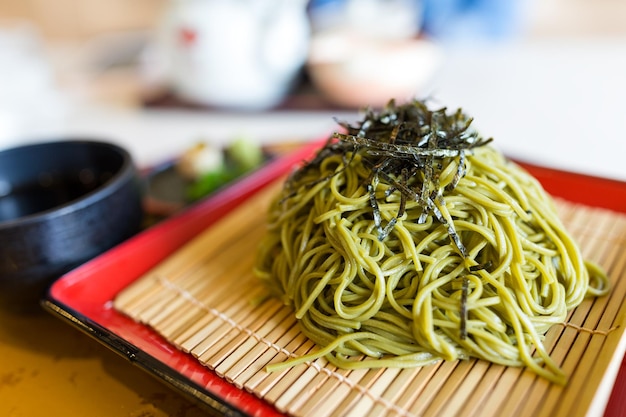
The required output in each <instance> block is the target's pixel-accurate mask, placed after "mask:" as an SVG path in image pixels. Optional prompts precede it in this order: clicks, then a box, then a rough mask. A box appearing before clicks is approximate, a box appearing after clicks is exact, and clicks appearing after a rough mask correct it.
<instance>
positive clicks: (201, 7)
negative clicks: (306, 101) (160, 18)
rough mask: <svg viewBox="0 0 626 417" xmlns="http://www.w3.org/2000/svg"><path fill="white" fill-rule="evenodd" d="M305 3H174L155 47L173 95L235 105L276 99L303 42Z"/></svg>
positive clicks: (302, 56)
mask: <svg viewBox="0 0 626 417" xmlns="http://www.w3.org/2000/svg"><path fill="white" fill-rule="evenodd" d="M309 31H310V28H309V21H308V16H307V14H306V1H305V0H174V1H172V3H171V4H170V7H169V9H168V11H167V13H166V17H165V21H164V22H163V25H162V27H161V31H160V34H159V40H158V47H159V48H160V50H161V58H162V59H164V62H163V64H164V67H163V70H164V72H165V77H166V82H167V83H168V84H169V85H170V86H171V87H172V88H173V89H174V92H175V93H176V95H177V96H179V97H181V98H184V99H187V100H191V101H193V102H196V103H201V104H206V105H212V106H219V107H228V108H239V109H263V108H268V107H272V106H274V105H276V104H278V103H279V102H280V101H281V100H282V99H283V98H284V96H285V95H286V94H287V92H288V90H289V88H290V87H291V85H292V82H293V80H294V78H295V77H296V76H297V74H298V72H299V70H300V69H301V67H302V66H303V64H304V62H305V60H306V57H307V53H308V43H309Z"/></svg>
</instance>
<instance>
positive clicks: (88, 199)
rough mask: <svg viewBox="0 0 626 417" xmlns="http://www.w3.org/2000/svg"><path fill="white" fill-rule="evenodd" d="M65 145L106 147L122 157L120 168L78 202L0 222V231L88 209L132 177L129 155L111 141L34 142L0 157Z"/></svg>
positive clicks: (4, 150) (5, 151) (4, 151)
mask: <svg viewBox="0 0 626 417" xmlns="http://www.w3.org/2000/svg"><path fill="white" fill-rule="evenodd" d="M67 145H76V146H90V147H100V148H108V149H110V150H113V151H115V152H117V153H119V154H120V156H121V157H122V166H121V167H120V169H119V170H118V171H117V172H116V173H115V174H114V175H113V176H111V178H109V179H108V180H107V181H106V182H105V183H104V184H101V185H100V186H98V187H97V188H95V189H94V190H91V191H89V192H88V193H86V194H84V195H82V196H80V197H78V198H77V199H75V200H72V201H68V202H66V203H64V204H61V205H58V206H56V207H53V208H50V209H48V210H43V211H40V212H37V213H33V214H29V215H26V216H22V217H19V218H16V219H11V220H6V221H0V230H2V229H9V228H14V227H18V226H21V225H27V224H31V223H36V222H39V221H42V220H50V219H54V218H56V217H61V216H63V215H65V214H67V213H71V212H75V211H77V210H81V209H84V208H85V207H89V206H91V205H93V204H95V203H97V202H98V201H101V200H102V199H104V198H106V197H108V196H110V195H111V194H112V193H114V192H116V191H117V190H118V189H120V188H121V187H122V186H123V185H124V184H126V182H127V180H129V179H131V178H132V177H134V176H135V175H136V170H135V165H134V162H133V158H132V156H131V154H130V152H128V150H126V149H125V148H123V147H122V146H120V145H117V144H115V143H113V142H108V141H106V140H98V139H82V138H76V139H71V138H68V139H64V140H50V141H43V142H35V143H29V144H24V145H19V146H15V147H11V148H6V149H2V150H0V154H4V153H8V152H16V151H22V150H28V149H29V148H41V147H55V146H67Z"/></svg>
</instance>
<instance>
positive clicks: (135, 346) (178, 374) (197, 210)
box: [43, 143, 626, 417]
mask: <svg viewBox="0 0 626 417" xmlns="http://www.w3.org/2000/svg"><path fill="white" fill-rule="evenodd" d="M318 146H319V144H316V143H311V144H310V145H307V146H305V147H303V148H302V149H300V150H299V151H297V152H295V153H293V154H290V155H288V156H286V157H282V158H279V159H276V160H274V161H272V162H270V163H269V164H268V165H266V166H264V167H263V168H261V169H260V170H259V171H257V172H256V173H255V174H254V175H251V176H248V177H246V178H244V179H242V180H240V181H238V182H237V183H235V184H233V185H232V186H230V187H228V188H226V189H224V190H222V191H221V192H219V193H217V194H215V195H214V196H212V197H210V198H208V199H206V200H204V201H202V202H201V203H199V204H196V205H194V206H192V207H190V208H189V209H187V210H186V211H184V212H182V213H181V214H179V215H177V216H175V217H172V218H170V219H168V220H166V221H163V222H162V223H160V224H158V225H156V226H153V227H152V228H150V229H148V230H146V231H144V232H142V233H140V234H139V235H137V236H135V237H134V238H132V239H130V240H128V241H126V242H124V243H123V244H121V245H119V246H117V247H115V248H114V249H112V250H110V251H108V252H106V253H105V254H103V255H101V256H99V257H97V258H95V259H94V260H92V261H90V262H88V263H86V264H84V265H83V266H81V267H79V268H77V269H75V270H73V271H71V272H69V273H68V274H66V275H64V276H63V277H61V278H60V279H59V280H58V281H56V282H55V283H54V284H53V285H52V287H51V288H50V290H49V293H48V295H47V297H46V299H45V300H44V301H43V306H44V307H45V308H46V309H47V310H49V311H51V312H52V313H53V314H55V315H57V316H59V317H61V318H63V319H65V320H67V321H68V322H70V323H71V324H72V325H74V326H76V327H77V328H79V329H80V330H82V331H83V332H85V333H87V334H88V335H90V336H92V337H94V338H95V339H97V340H98V341H100V342H101V343H103V344H104V345H106V346H107V347H109V348H111V349H113V350H114V351H116V352H117V353H119V354H121V355H122V356H124V357H126V358H128V360H129V361H130V362H132V363H134V364H135V365H137V366H139V367H141V368H143V369H145V370H146V371H148V372H150V373H152V374H154V375H156V376H157V377H159V378H160V379H161V380H163V381H164V382H166V383H167V384H170V385H171V386H173V387H175V388H177V389H178V390H180V391H181V392H183V393H185V394H188V395H190V396H191V397H193V398H194V399H196V400H198V401H200V402H201V403H202V404H203V405H207V406H209V407H211V408H213V409H215V410H216V411H218V412H219V413H221V414H223V415H250V416H275V415H278V414H279V413H278V412H277V411H276V410H275V409H274V408H273V407H272V406H271V405H269V404H267V403H266V402H264V401H263V400H260V399H258V398H257V397H255V396H254V395H252V394H250V393H248V392H246V391H243V390H240V389H238V388H236V387H235V386H234V385H231V384H230V383H228V382H227V381H226V380H224V379H221V378H220V377H218V376H217V375H216V374H215V373H213V372H212V371H210V370H209V369H207V368H206V367H204V366H202V365H201V364H200V363H199V362H198V361H196V360H195V359H194V358H193V357H192V356H191V355H188V354H185V353H183V352H181V351H179V350H177V349H175V348H174V347H173V346H172V345H170V344H169V343H168V342H167V341H166V340H164V339H163V338H162V337H161V336H159V335H157V334H156V333H155V332H154V331H152V330H151V329H149V328H147V327H146V326H144V325H141V324H138V323H136V322H134V321H132V320H130V319H129V318H127V317H126V316H123V315H121V314H119V313H118V312H116V311H115V310H114V309H113V308H112V300H113V298H114V297H115V295H116V294H117V293H118V292H119V291H121V290H122V289H124V288H125V287H126V286H128V285H129V284H130V283H131V282H133V281H134V280H136V279H138V278H139V277H141V276H142V275H143V274H144V273H146V272H147V271H149V270H150V269H151V268H153V267H154V266H155V265H156V264H157V263H159V262H160V261H162V260H163V259H165V258H166V257H168V256H169V255H170V254H172V253H173V252H174V251H176V250H177V249H178V248H179V247H181V246H182V245H183V244H184V243H186V242H187V241H189V240H190V239H191V238H193V237H194V236H196V235H197V234H198V233H200V232H201V231H203V230H204V229H206V228H207V227H210V226H211V225H212V224H213V223H215V222H216V221H217V220H219V219H220V218H221V217H223V216H224V215H225V214H227V213H228V212H229V210H230V209H232V208H233V207H235V206H237V205H238V204H242V203H244V202H245V200H246V199H247V198H248V197H250V196H251V195H253V194H254V193H255V192H257V191H258V190H260V189H262V188H263V187H264V186H265V185H267V184H269V183H270V182H272V181H273V180H275V179H277V178H279V177H280V176H282V175H284V174H286V173H287V172H289V171H290V170H291V169H292V168H293V167H294V166H295V165H297V164H298V163H299V162H300V161H302V160H303V159H306V158H307V157H309V156H311V155H312V154H313V152H314V150H315V149H317V148H318ZM520 163H521V164H522V165H523V166H524V167H526V168H527V169H528V170H529V171H530V172H531V173H532V174H533V175H534V176H535V177H537V178H538V179H539V180H540V181H541V182H542V184H543V185H544V187H545V188H546V190H547V191H548V192H550V193H551V194H552V195H554V196H558V197H562V198H564V199H567V200H569V201H573V202H580V203H583V204H586V205H589V206H596V207H602V208H608V209H611V210H615V211H619V212H624V213H626V183H624V182H620V181H613V180H607V179H603V178H597V177H591V176H586V175H580V174H574V173H570V172H563V171H557V170H553V169H549V168H544V167H539V166H535V165H532V164H527V163H523V162H520ZM625 410H626V364H622V366H621V369H620V371H619V374H618V377H617V380H616V383H615V386H614V388H613V392H612V395H611V397H610V400H609V403H608V406H607V409H606V411H605V416H606V417H617V416H622V415H624V413H625Z"/></svg>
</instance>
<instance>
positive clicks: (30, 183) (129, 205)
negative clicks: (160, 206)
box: [0, 140, 143, 312]
mask: <svg viewBox="0 0 626 417" xmlns="http://www.w3.org/2000/svg"><path fill="white" fill-rule="evenodd" d="M141 194H142V191H141V182H140V179H139V177H138V174H137V171H136V168H135V166H134V164H133V161H132V158H131V156H130V154H129V153H128V152H127V151H126V150H124V149H122V148H120V147H118V146H117V145H114V144H111V143H106V142H98V141H91V140H62V141H52V142H42V143H36V144H30V145H24V146H20V147H16V148H11V149H7V150H3V151H0V307H1V308H3V309H7V310H9V311H16V312H28V311H34V310H35V309H36V308H37V306H38V305H39V301H40V299H41V298H42V296H43V295H44V294H45V291H46V289H47V287H48V286H49V284H50V283H52V282H53V281H54V280H55V279H56V278H58V277H60V276H61V275H62V274H64V273H66V272H68V271H69V270H71V269H73V268H74V267H76V266H78V265H80V264H82V263H84V262H86V261H88V260H89V259H91V258H93V257H95V256H96V255H98V254H100V253H102V252H104V251H106V250H108V249H110V248H112V247H113V246H115V245H117V244H118V243H121V242H122V241H124V240H125V239H127V238H129V237H131V236H132V235H133V234H135V233H136V232H137V231H138V230H139V228H140V226H141V221H142V217H143V212H142V204H141Z"/></svg>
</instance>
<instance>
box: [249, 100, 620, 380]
mask: <svg viewBox="0 0 626 417" xmlns="http://www.w3.org/2000/svg"><path fill="white" fill-rule="evenodd" d="M470 124H471V119H470V118H469V117H467V116H466V115H465V114H464V113H463V112H462V111H460V110H459V111H457V112H454V113H448V112H447V111H446V109H439V110H430V109H429V108H428V107H427V105H426V103H425V102H422V101H417V100H416V101H414V102H411V103H408V104H404V105H395V103H393V102H390V103H389V105H388V106H387V107H386V108H384V109H383V110H381V111H380V112H378V113H376V112H373V111H371V110H370V111H368V112H367V113H366V114H365V117H364V119H363V120H362V121H361V122H359V123H357V124H355V125H350V124H348V123H342V124H341V125H342V127H343V129H342V131H343V132H344V133H336V134H334V135H333V136H332V137H331V138H330V139H329V141H328V142H327V143H326V145H325V146H324V147H323V148H322V149H321V150H320V151H319V152H318V154H317V155H316V157H314V158H313V159H312V160H311V161H309V162H307V163H306V164H305V165H303V166H302V167H301V168H299V169H298V170H297V171H295V172H294V173H293V174H292V175H291V176H290V177H289V178H288V179H287V180H286V181H285V184H284V187H283V189H282V191H281V193H280V194H279V195H277V196H276V198H275V200H274V202H273V203H272V205H271V207H270V210H269V219H268V224H269V226H268V233H267V234H266V236H265V237H264V240H263V241H262V243H261V245H260V249H259V257H258V262H257V266H256V273H257V275H258V276H259V277H260V278H261V279H262V280H263V281H264V282H265V283H266V284H267V285H268V286H269V288H270V289H271V290H272V292H273V293H274V294H275V295H277V296H278V297H280V298H281V299H282V300H283V301H284V302H285V303H286V304H288V305H290V306H292V307H293V309H294V311H295V315H296V318H297V319H298V321H299V324H300V326H301V329H302V331H303V332H304V333H305V334H306V336H307V337H309V338H310V339H311V340H313V341H314V342H315V343H316V345H317V346H318V349H317V350H315V351H314V352H313V353H311V354H308V355H305V356H302V357H299V358H292V359H289V360H287V361H285V362H283V363H279V364H273V365H271V366H270V370H271V369H279V368H281V367H284V366H291V365H294V364H297V363H301V362H303V361H308V360H313V359H315V358H318V357H321V356H324V357H326V358H327V359H328V360H329V361H330V362H331V363H333V364H335V365H337V366H338V367H341V368H360V367H414V366H422V365H426V364H429V363H432V362H433V361H436V360H440V359H445V360H455V359H464V358H471V357H473V358H480V359H484V360H487V361H490V362H493V363H497V364H502V365H506V366H525V367H528V368H531V369H532V370H533V371H534V372H536V373H537V374H539V375H542V376H544V377H546V378H548V379H549V380H551V381H554V382H557V383H564V382H565V381H566V376H565V375H564V374H563V372H562V371H561V370H560V368H559V366H558V365H557V364H556V363H555V362H554V361H553V360H552V359H551V358H550V355H549V352H547V351H546V349H545V348H544V346H543V344H542V339H543V335H544V334H545V332H546V331H547V330H548V329H549V328H550V327H551V326H552V325H554V324H557V323H563V322H564V320H565V319H566V315H567V312H568V311H569V310H571V309H572V308H574V307H576V306H577V305H578V304H580V303H581V301H582V300H583V298H584V297H585V296H588V295H600V294H604V293H605V292H607V291H608V279H607V277H606V275H605V274H604V273H603V272H602V271H601V270H600V268H599V267H597V266H595V265H594V264H592V263H590V262H587V261H585V260H584V259H583V258H582V256H581V253H580V250H579V249H578V247H577V245H576V243H575V242H574V241H573V240H572V238H571V237H570V235H569V234H568V232H567V231H566V230H565V229H564V227H563V225H562V224H561V221H560V220H559V218H558V216H557V213H556V210H555V206H554V204H553V201H552V200H551V197H550V196H549V195H548V194H547V193H546V192H545V191H544V189H543V188H542V187H541V185H540V184H539V183H538V181H537V180H535V179H534V178H533V177H531V176H530V174H528V173H527V172H526V171H524V170H523V169H522V168H521V167H520V166H518V165H516V164H515V163H513V162H511V161H510V160H508V159H507V158H505V157H504V156H503V155H502V154H501V153H500V152H499V151H497V150H496V149H495V148H494V147H492V146H491V145H490V140H485V139H483V138H482V137H481V136H480V135H479V134H478V133H477V132H476V131H475V130H473V129H471V126H470Z"/></svg>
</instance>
